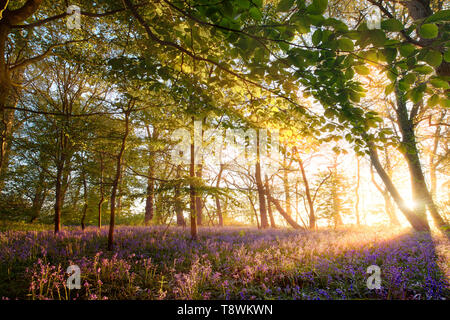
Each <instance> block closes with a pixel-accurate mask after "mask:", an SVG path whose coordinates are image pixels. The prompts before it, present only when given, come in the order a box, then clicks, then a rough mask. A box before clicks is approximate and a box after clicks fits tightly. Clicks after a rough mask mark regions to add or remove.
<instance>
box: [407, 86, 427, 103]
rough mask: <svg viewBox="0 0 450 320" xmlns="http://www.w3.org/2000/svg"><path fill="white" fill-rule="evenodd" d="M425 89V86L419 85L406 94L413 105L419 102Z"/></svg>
mask: <svg viewBox="0 0 450 320" xmlns="http://www.w3.org/2000/svg"><path fill="white" fill-rule="evenodd" d="M426 88H427V86H426V84H421V85H419V86H417V87H415V88H413V89H412V90H410V91H409V92H408V96H409V98H410V99H411V101H412V102H413V103H417V102H419V101H420V100H421V99H422V97H423V93H424V91H425V89H426Z"/></svg>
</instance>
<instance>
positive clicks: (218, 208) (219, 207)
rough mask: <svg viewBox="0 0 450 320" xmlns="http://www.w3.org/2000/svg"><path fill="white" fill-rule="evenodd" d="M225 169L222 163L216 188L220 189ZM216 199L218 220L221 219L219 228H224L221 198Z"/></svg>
mask: <svg viewBox="0 0 450 320" xmlns="http://www.w3.org/2000/svg"><path fill="white" fill-rule="evenodd" d="M223 169H224V165H223V164H222V163H221V164H220V169H219V174H218V176H217V182H216V188H220V179H221V178H222V172H223ZM215 198H216V211H217V218H218V219H219V227H223V216H222V208H221V206H220V198H219V196H218V195H216V196H215Z"/></svg>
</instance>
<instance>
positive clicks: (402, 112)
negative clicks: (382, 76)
mask: <svg viewBox="0 0 450 320" xmlns="http://www.w3.org/2000/svg"><path fill="white" fill-rule="evenodd" d="M395 95H396V98H397V108H396V110H395V111H396V114H397V123H398V125H399V127H400V131H401V133H402V148H401V151H402V154H403V156H404V158H405V159H406V162H407V164H408V168H409V172H410V176H411V187H412V194H413V199H414V201H415V206H416V208H415V211H416V212H417V214H418V215H420V216H425V217H426V213H425V207H428V210H429V211H430V213H431V216H432V218H433V220H434V223H435V224H436V226H437V227H438V228H441V229H446V228H447V227H448V226H447V223H446V222H445V221H444V220H443V219H442V217H441V216H440V214H439V212H438V210H437V207H436V205H435V204H434V201H433V199H432V197H431V194H430V192H429V191H428V187H427V185H426V183H425V176H424V174H423V171H422V165H421V163H420V159H419V150H418V148H417V142H416V136H415V132H414V122H413V121H414V115H411V116H409V115H408V109H407V106H406V100H405V97H404V95H403V93H402V92H401V90H400V89H399V88H398V84H397V85H396V86H395Z"/></svg>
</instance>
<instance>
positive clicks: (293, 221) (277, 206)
mask: <svg viewBox="0 0 450 320" xmlns="http://www.w3.org/2000/svg"><path fill="white" fill-rule="evenodd" d="M268 196H269V200H270V202H272V203H273V204H274V205H275V208H277V210H278V212H279V213H280V214H281V215H282V216H283V218H284V219H285V220H286V221H287V223H289V224H290V225H291V226H292V227H293V228H294V229H304V228H303V227H302V226H300V225H299V224H298V223H297V222H295V220H294V219H292V218H291V216H290V215H288V214H287V212H286V211H284V209H283V207H282V206H281V204H280V202H279V201H278V200H277V199H275V198H274V197H272V195H271V194H268Z"/></svg>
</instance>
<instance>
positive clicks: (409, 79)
mask: <svg viewBox="0 0 450 320" xmlns="http://www.w3.org/2000/svg"><path fill="white" fill-rule="evenodd" d="M403 79H404V80H405V82H406V83H408V84H413V83H414V82H415V81H416V75H415V74H414V73H408V74H407V75H406V76H405V77H404V78H403Z"/></svg>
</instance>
